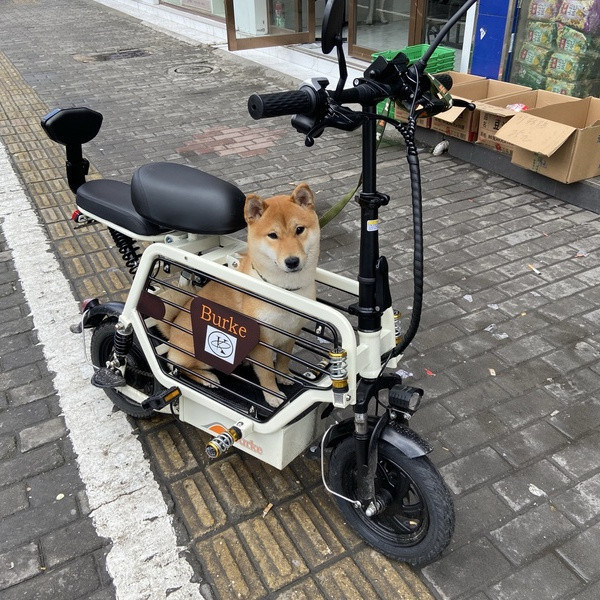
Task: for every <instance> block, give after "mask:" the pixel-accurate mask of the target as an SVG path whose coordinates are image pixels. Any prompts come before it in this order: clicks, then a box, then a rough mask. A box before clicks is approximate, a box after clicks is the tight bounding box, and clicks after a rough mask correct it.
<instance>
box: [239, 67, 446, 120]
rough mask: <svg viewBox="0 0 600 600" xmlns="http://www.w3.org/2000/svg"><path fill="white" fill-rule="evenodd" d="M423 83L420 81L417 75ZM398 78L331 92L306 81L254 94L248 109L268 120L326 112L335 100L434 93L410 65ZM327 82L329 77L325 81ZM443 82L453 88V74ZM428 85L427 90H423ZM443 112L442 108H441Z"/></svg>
mask: <svg viewBox="0 0 600 600" xmlns="http://www.w3.org/2000/svg"><path fill="white" fill-rule="evenodd" d="M417 77H419V83H418V85H417V84H416V78H417ZM394 79H395V81H389V80H388V81H386V82H385V83H384V82H381V81H374V80H371V79H361V80H359V81H360V83H356V84H355V85H354V87H351V88H346V89H342V90H340V91H335V92H330V91H328V90H325V89H324V88H325V85H326V83H325V85H323V84H322V83H321V86H322V87H321V89H318V86H315V85H314V81H313V84H312V85H311V84H308V83H305V84H303V85H302V86H301V87H300V89H298V90H294V91H288V92H275V93H272V94H252V96H250V98H249V99H248V112H249V113H250V116H251V117H252V118H253V119H256V120H258V119H266V118H269V117H280V116H283V115H306V116H315V115H317V114H319V113H322V114H324V112H325V109H326V107H327V105H328V103H329V101H330V99H334V100H335V102H336V103H337V104H361V105H363V106H375V105H376V104H378V103H379V102H382V101H383V100H385V99H387V98H394V99H396V100H400V101H402V100H405V101H409V100H410V98H412V96H413V94H414V93H415V92H416V91H417V90H419V92H420V94H422V95H423V96H424V97H425V96H427V94H428V93H429V92H430V87H431V84H430V81H429V80H428V78H427V76H426V75H425V74H421V75H419V72H418V71H417V70H416V69H414V68H409V69H407V70H406V71H404V72H402V73H396V77H395V78H394ZM325 82H326V80H325ZM439 83H440V84H441V85H442V86H443V87H444V88H445V89H446V90H449V89H450V88H451V87H452V77H450V76H449V75H446V74H444V75H442V76H440V79H439ZM423 88H426V89H423ZM438 112H439V111H438Z"/></svg>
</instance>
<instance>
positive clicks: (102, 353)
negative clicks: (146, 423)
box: [90, 319, 158, 419]
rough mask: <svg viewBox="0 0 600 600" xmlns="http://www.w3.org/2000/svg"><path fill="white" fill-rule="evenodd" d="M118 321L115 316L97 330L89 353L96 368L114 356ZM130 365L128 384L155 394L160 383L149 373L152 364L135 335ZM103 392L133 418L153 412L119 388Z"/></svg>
mask: <svg viewBox="0 0 600 600" xmlns="http://www.w3.org/2000/svg"><path fill="white" fill-rule="evenodd" d="M116 323H117V321H116V319H107V320H105V321H103V322H102V323H101V324H100V325H98V327H96V329H94V333H93V334H92V341H91V345H90V354H91V358H92V363H93V364H94V366H96V367H105V366H106V362H107V361H109V360H110V359H111V358H112V353H113V339H114V334H115V325H116ZM127 364H128V366H130V367H133V368H129V369H126V371H125V380H126V381H127V384H128V385H130V386H131V387H134V388H135V389H137V390H140V391H141V392H144V393H145V394H148V395H151V394H153V393H154V392H155V391H156V390H155V388H156V386H157V385H158V384H157V382H156V380H155V379H154V377H153V376H152V375H148V374H147V373H149V372H150V367H149V366H148V363H147V362H146V359H145V358H144V354H143V352H142V350H141V348H140V347H139V345H138V342H137V339H136V338H135V336H134V338H133V344H132V346H131V350H130V351H129V354H128V355H127ZM104 391H105V393H106V395H107V396H108V397H109V398H110V399H111V400H112V402H113V403H114V405H115V406H116V407H117V408H118V409H120V410H122V411H123V412H124V413H126V414H128V415H130V416H132V417H136V418H138V419H149V418H150V417H151V416H152V415H153V414H154V411H153V410H152V409H151V408H148V409H146V408H142V407H141V406H140V405H139V404H138V403H137V402H134V401H133V400H131V399H129V398H128V397H127V396H125V394H123V393H121V392H119V391H118V389H117V388H106V389H105V390H104Z"/></svg>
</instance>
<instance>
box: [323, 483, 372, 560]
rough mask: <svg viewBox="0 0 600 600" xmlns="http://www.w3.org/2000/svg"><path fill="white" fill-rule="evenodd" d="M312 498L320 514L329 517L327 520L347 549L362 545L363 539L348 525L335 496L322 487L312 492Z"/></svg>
mask: <svg viewBox="0 0 600 600" xmlns="http://www.w3.org/2000/svg"><path fill="white" fill-rule="evenodd" d="M312 496H313V499H314V502H315V505H316V506H317V507H318V508H319V512H320V513H321V514H324V515H327V520H328V521H329V522H330V523H331V525H332V527H333V529H334V530H335V532H336V533H337V535H338V536H339V538H340V540H341V541H342V542H343V544H344V545H345V546H346V547H347V548H350V549H352V548H356V547H357V546H358V545H359V544H361V543H362V542H361V539H360V538H359V537H358V536H357V535H356V534H355V533H354V532H353V531H352V530H351V529H350V528H349V527H348V525H346V522H345V521H344V519H343V518H342V514H341V513H340V511H339V510H338V507H337V505H336V503H335V500H334V498H333V496H332V495H331V494H329V492H327V491H326V490H325V489H324V488H322V487H320V488H317V489H316V490H314V491H313V492H312Z"/></svg>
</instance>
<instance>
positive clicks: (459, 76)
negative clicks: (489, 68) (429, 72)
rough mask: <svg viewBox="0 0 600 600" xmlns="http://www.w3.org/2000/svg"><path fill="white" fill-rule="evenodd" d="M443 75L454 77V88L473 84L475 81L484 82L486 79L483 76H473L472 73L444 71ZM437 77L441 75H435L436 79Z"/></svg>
mask: <svg viewBox="0 0 600 600" xmlns="http://www.w3.org/2000/svg"><path fill="white" fill-rule="evenodd" d="M442 73H444V74H446V75H450V77H452V87H454V86H455V85H460V84H462V83H472V82H473V81H482V80H484V79H485V77H482V76H481V75H471V74H470V73H460V72H459V71H442ZM437 75H440V73H433V76H434V77H436V76H437Z"/></svg>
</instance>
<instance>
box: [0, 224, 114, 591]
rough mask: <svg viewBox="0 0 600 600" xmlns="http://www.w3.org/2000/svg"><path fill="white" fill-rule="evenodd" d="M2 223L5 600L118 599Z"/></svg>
mask: <svg viewBox="0 0 600 600" xmlns="http://www.w3.org/2000/svg"><path fill="white" fill-rule="evenodd" d="M29 312H30V311H29V306H28V305H27V304H26V301H25V299H24V297H23V293H22V291H21V288H20V285H19V274H18V273H17V272H16V271H15V270H14V266H13V264H12V260H11V255H10V250H9V249H8V248H7V246H6V243H5V240H4V236H3V235H2V231H1V223H0V314H1V315H2V324H3V326H2V331H1V332H0V372H1V374H0V390H1V392H0V411H1V413H0V482H1V483H0V597H1V598H2V599H3V600H13V599H15V600H17V599H22V598H38V599H40V600H41V599H48V600H51V599H55V598H61V600H70V599H75V598H82V597H86V598H90V599H92V598H93V600H109V599H110V598H114V590H113V588H112V585H111V580H110V578H109V577H108V575H107V573H106V566H105V553H106V552H108V551H109V550H110V542H109V541H108V540H103V539H101V538H99V537H98V535H97V534H96V530H95V529H94V526H93V523H92V519H91V517H90V516H88V515H89V508H88V504H87V498H86V494H85V489H84V486H83V484H82V482H81V479H80V477H79V472H78V469H77V464H76V461H75V457H74V456H73V450H72V447H71V443H70V441H69V438H68V431H67V429H66V428H65V424H64V420H63V418H62V416H61V409H60V406H59V402H58V398H57V397H56V393H55V391H54V387H53V384H52V375H51V374H50V373H49V372H48V369H47V366H46V363H45V360H44V356H43V354H42V349H41V347H40V346H39V345H38V340H37V336H36V332H35V330H34V329H33V325H32V320H31V317H30V316H29Z"/></svg>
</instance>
